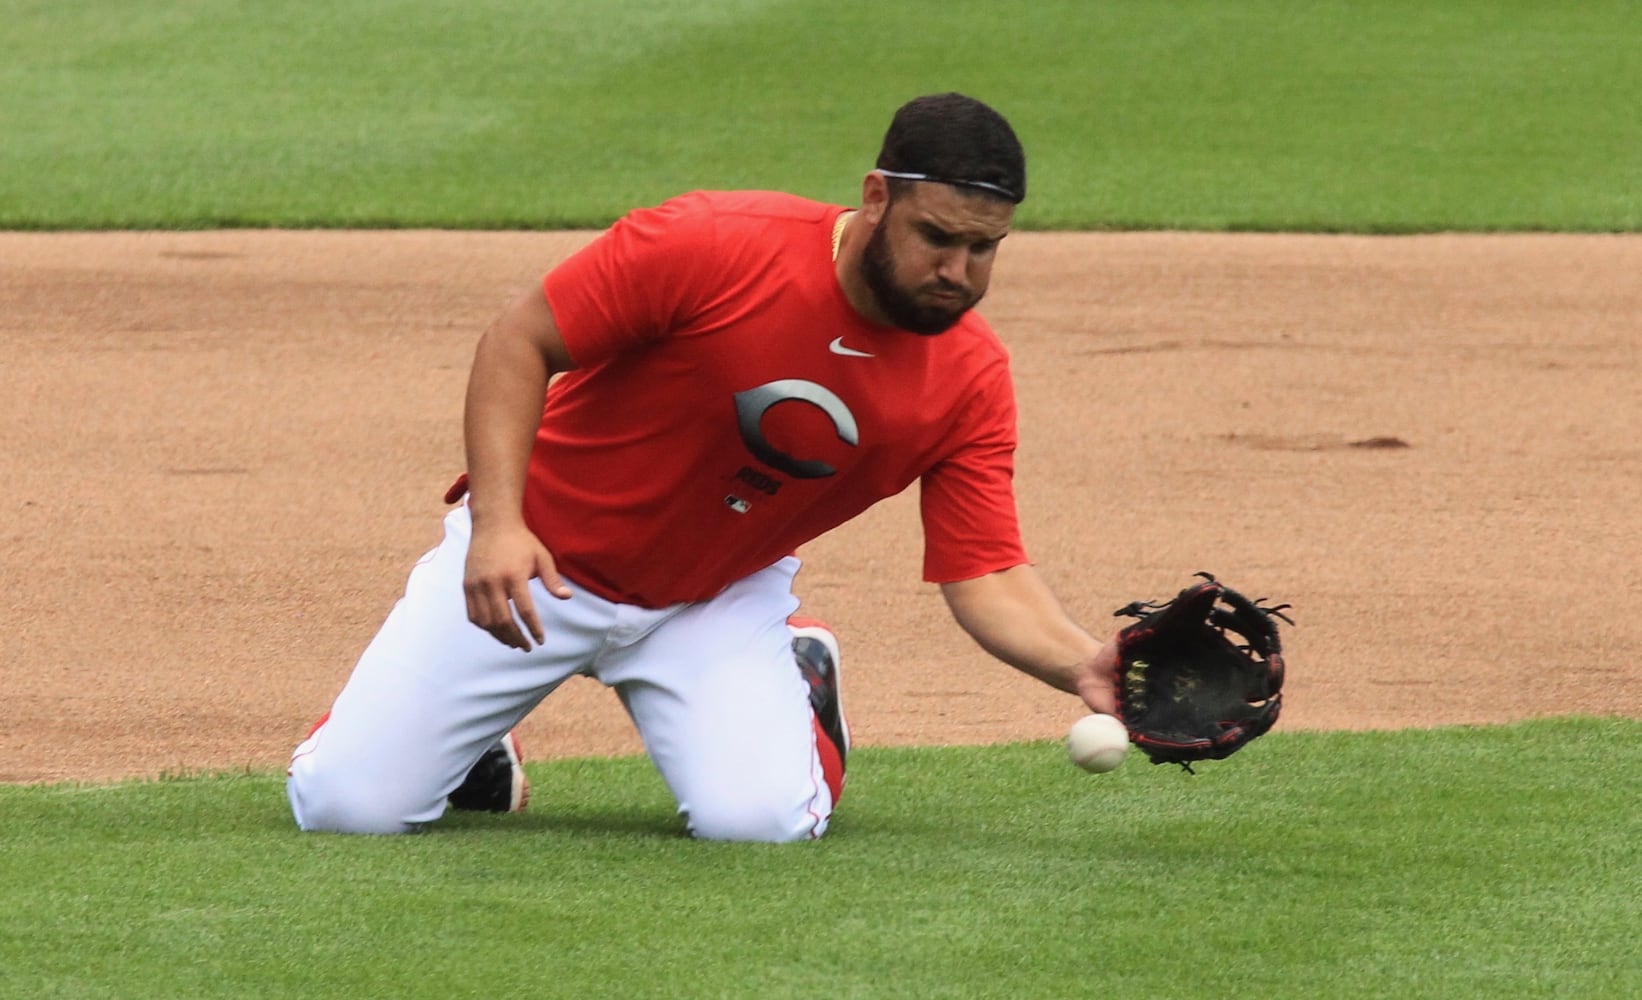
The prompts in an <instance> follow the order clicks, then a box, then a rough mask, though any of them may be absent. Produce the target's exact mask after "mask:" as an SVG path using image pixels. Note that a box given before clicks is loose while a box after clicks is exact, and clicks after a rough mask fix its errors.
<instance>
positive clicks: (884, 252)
mask: <svg viewBox="0 0 1642 1000" xmlns="http://www.w3.org/2000/svg"><path fill="white" fill-rule="evenodd" d="M887 230H888V227H887V226H885V225H884V224H883V223H882V222H880V223H879V224H878V228H877V229H875V230H873V232H872V236H871V237H869V238H868V240H867V245H866V248H865V249H864V250H863V251H862V252H861V278H862V280H864V281H865V282H866V283H867V288H868V289H869V290H871V292H872V297H873V299H874V300H875V301H876V302H877V303H878V308H879V309H881V310H883V313H884V315H885V316H886V317H888V318H889V321H890V322H891V323H894V324H895V325H896V326H898V327H900V328H901V329H903V330H910V331H911V332H913V333H916V334H918V335H919V336H923V337H933V336H934V335H936V334H938V333H945V332H946V331H947V330H950V329H952V327H953V325H954V324H956V323H957V322H958V320H960V319H963V315H964V313H966V312H968V311H969V310H970V309H971V308H972V307H973V306H974V305H975V303H976V302H979V301H980V297H979V296H975V295H970V294H969V293H968V292H966V291H965V290H964V289H962V288H960V287H959V286H957V285H952V284H949V283H948V282H945V281H937V282H936V283H933V284H931V285H930V286H929V290H930V291H949V292H958V293H961V294H962V295H963V302H962V303H961V304H960V305H956V306H941V305H926V304H924V303H921V302H919V301H918V299H917V298H916V297H915V295H914V293H912V292H909V291H907V290H906V289H905V288H902V287H901V286H900V285H899V284H897V283H896V281H895V256H894V254H892V253H890V249H889V239H888V238H887Z"/></svg>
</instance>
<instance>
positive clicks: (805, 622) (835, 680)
mask: <svg viewBox="0 0 1642 1000" xmlns="http://www.w3.org/2000/svg"><path fill="white" fill-rule="evenodd" d="M787 630H788V631H789V632H791V633H792V635H793V638H794V639H798V638H801V637H803V636H808V637H810V638H811V639H815V640H818V641H819V642H820V643H821V644H822V645H823V646H826V647H827V652H829V653H831V654H832V691H833V696H834V697H836V698H837V699H838V728H839V729H840V730H842V733H841V734H840V735H842V736H843V737H844V745H843V746H841V747H839V749H840V750H842V751H843V752H844V754H845V755H846V756H847V755H848V754H849V750H850V722H849V713H848V712H846V711H844V670H843V665H844V655H843V653H842V652H841V651H840V650H839V648H838V637H837V636H836V635H833V634H832V629H830V628H827V626H825V625H823V624H821V622H819V621H817V620H816V619H814V618H803V617H799V616H796V615H795V616H794V617H792V618H788V619H787Z"/></svg>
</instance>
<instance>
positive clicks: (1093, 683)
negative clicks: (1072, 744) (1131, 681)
mask: <svg viewBox="0 0 1642 1000" xmlns="http://www.w3.org/2000/svg"><path fill="white" fill-rule="evenodd" d="M1121 663H1122V656H1121V655H1120V654H1119V653H1118V647H1117V644H1116V643H1114V642H1108V643H1106V644H1105V645H1103V646H1101V647H1100V651H1099V652H1098V653H1096V654H1095V658H1094V659H1093V660H1090V661H1089V663H1087V664H1086V665H1085V666H1084V667H1083V669H1082V670H1081V671H1079V673H1078V678H1077V681H1076V684H1077V693H1078V697H1080V698H1082V699H1083V703H1084V704H1085V705H1088V706H1089V711H1091V712H1096V713H1099V714H1101V715H1112V716H1116V717H1118V718H1120V719H1121V718H1122V717H1123V716H1122V713H1121V711H1120V710H1119V708H1118V696H1117V675H1118V666H1119V665H1120V664H1121Z"/></svg>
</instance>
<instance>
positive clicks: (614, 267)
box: [542, 195, 714, 368]
mask: <svg viewBox="0 0 1642 1000" xmlns="http://www.w3.org/2000/svg"><path fill="white" fill-rule="evenodd" d="M713 233H714V225H713V214H712V211H711V209H710V207H708V206H707V204H706V203H705V201H704V200H703V199H701V198H697V197H693V196H690V195H685V196H681V197H678V198H674V199H671V200H669V201H666V202H663V203H662V204H661V205H658V206H656V207H654V208H645V209H637V210H635V211H633V212H630V213H628V214H627V215H626V216H623V217H622V218H621V219H620V220H619V221H617V222H616V224H615V225H613V226H611V227H610V228H609V229H607V230H605V231H604V232H603V233H601V234H600V235H599V236H598V237H596V238H595V239H594V240H593V241H592V242H591V243H589V244H587V245H586V246H584V247H582V248H581V249H580V250H578V251H576V252H575V253H574V254H572V255H571V256H570V257H569V258H567V259H566V260H565V261H564V262H563V263H561V264H559V266H557V267H555V268H554V269H553V270H551V271H549V272H548V273H547V275H546V276H545V277H544V278H543V279H542V293H543V294H544V295H546V296H547V301H548V305H549V306H550V307H551V308H552V310H553V319H554V322H555V323H556V324H557V325H558V327H559V332H560V334H561V335H563V337H564V342H565V347H566V348H567V349H568V350H569V351H570V356H571V357H572V358H573V359H575V361H576V364H577V365H578V366H580V367H583V368H589V367H593V366H596V365H598V364H601V363H603V362H605V361H608V360H610V359H611V358H613V357H616V356H617V355H619V354H622V353H623V352H626V351H630V350H633V349H635V348H637V347H640V346H642V345H644V344H645V343H647V342H649V341H653V340H655V339H657V338H659V337H661V336H663V335H665V334H666V333H668V332H669V331H671V330H674V329H677V328H678V327H679V326H681V325H682V324H683V322H684V321H685V320H686V319H687V318H688V317H690V316H691V315H693V314H694V313H695V312H696V311H697V310H698V309H699V308H700V307H701V302H702V300H703V296H705V295H706V294H707V293H708V291H709V289H710V285H709V282H708V280H707V278H708V275H707V273H706V270H705V268H704V264H705V263H706V262H708V261H710V260H712V259H713V257H714V255H713V253H711V252H710V248H711V246H712V243H713Z"/></svg>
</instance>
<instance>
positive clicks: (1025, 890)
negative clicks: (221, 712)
mask: <svg viewBox="0 0 1642 1000" xmlns="http://www.w3.org/2000/svg"><path fill="white" fill-rule="evenodd" d="M1639 769H1642V723H1638V722H1635V721H1617V720H1597V719H1562V720H1548V721H1543V722H1537V723H1529V724H1522V725H1516V726H1499V727H1476V728H1469V727H1467V728H1454V729H1444V730H1435V731H1423V732H1407V733H1399V734H1387V733H1359V734H1320V733H1282V732H1279V733H1273V734H1271V735H1270V736H1268V737H1267V738H1265V739H1264V740H1262V741H1261V742H1260V743H1257V744H1255V745H1254V746H1252V747H1250V748H1249V749H1248V750H1246V751H1244V752H1243V753H1242V754H1240V755H1239V756H1238V757H1237V758H1235V759H1234V760H1232V761H1224V762H1219V763H1211V764H1207V765H1204V766H1203V767H1202V768H1201V769H1200V773H1199V774H1198V775H1197V776H1195V777H1193V776H1190V775H1187V774H1185V773H1184V772H1182V771H1180V770H1178V769H1176V768H1172V767H1153V766H1151V765H1148V764H1146V763H1145V762H1144V760H1143V759H1140V758H1136V759H1133V760H1131V761H1130V762H1129V763H1127V764H1125V765H1124V766H1123V767H1122V768H1120V769H1119V770H1118V771H1116V772H1113V773H1112V774H1109V775H1103V776H1090V775H1084V774H1081V773H1080V772H1077V771H1076V770H1075V769H1073V768H1071V767H1070V766H1069V765H1068V764H1067V763H1066V762H1065V759H1064V755H1063V753H1062V751H1061V750H1060V748H1059V747H1058V746H1054V745H1051V744H1043V743H1026V744H1016V745H1011V746H1004V747H997V748H992V749H974V748H949V749H927V750H910V749H908V750H890V749H880V750H863V751H862V752H861V753H860V754H859V756H858V760H857V761H856V764H855V767H854V768H853V774H854V775H855V777H854V778H853V779H852V780H853V783H852V785H851V787H850V788H849V790H848V792H847V797H846V800H845V808H844V809H843V810H842V811H841V812H840V813H839V816H838V818H837V820H836V822H835V824H834V827H833V830H832V832H831V833H829V834H828V836H827V837H826V838H824V839H823V840H821V841H819V842H817V843H813V844H806V845H798V846H786V847H772V846H747V845H722V844H701V843H695V842H693V841H690V840H688V839H686V838H684V837H683V836H682V833H681V828H680V826H679V824H678V823H677V822H676V821H675V820H674V819H673V818H672V816H671V811H672V803H671V800H670V799H669V797H668V795H667V793H666V790H665V788H664V787H663V786H662V785H661V782H660V779H659V778H657V777H656V775H655V773H654V772H653V771H652V770H651V769H650V766H649V764H648V763H647V762H645V761H643V760H641V759H619V760H570V761H560V762H554V763H550V764H544V765H533V766H532V767H531V777H532V780H533V783H534V785H535V787H536V790H537V802H536V804H535V805H534V806H533V811H532V812H531V813H527V814H525V815H523V816H518V817H491V816H472V815H463V816H455V817H451V818H449V819H448V820H447V821H446V822H445V823H444V824H442V826H441V828H440V829H439V830H438V831H437V832H435V833H431V834H429V835H427V836H421V837H409V838H386V839H383V838H347V837H335V836H315V835H301V834H298V833H297V832H296V831H295V830H294V829H293V827H292V826H291V823H290V819H289V816H288V814H287V813H286V811H285V809H284V806H283V801H282V794H281V788H280V781H279V779H278V778H277V777H275V776H272V775H266V774H258V775H243V776H217V777H208V778H207V777H202V778H191V779H186V780H168V781H161V782H155V783H138V784H121V785H114V786H56V787H9V788H0V815H3V816H4V817H5V827H4V828H5V833H4V836H5V847H6V849H5V851H4V853H3V854H0V996H8V997H12V996H15V997H75V998H89V997H111V998H112V997H118V998H122V1000H125V998H139V997H156V998H157V997H167V998H171V997H192V996H244V997H291V996H371V997H404V998H413V997H453V996H544V997H606V996H609V997H615V996H621V997H725V998H730V997H746V998H771V997H822V996H826V997H884V998H900V997H998V998H1005V997H1008V998H1017V997H1083V996H1113V997H1165V996H1224V995H1246V996H1258V997H1294V998H1308V1000H1321V998H1335V997H1338V998H1367V997H1397V998H1432V1000H1437V998H1441V1000H1462V998H1473V997H1475V998H1488V1000H1497V998H1500V997H1511V998H1513V1000H1518V998H1533V997H1546V998H1551V997H1556V998H1567V997H1589V998H1619V997H1626V996H1635V995H1636V992H1635V989H1636V985H1637V984H1638V983H1642V958H1639V957H1638V953H1637V950H1636V948H1635V946H1634V945H1635V933H1636V928H1637V927H1638V926H1639V922H1642V893H1639V891H1638V890H1639V888H1642V884H1639V878H1642V868H1639V866H1638V854H1637V847H1636V845H1637V843H1638V842H1639V839H1642V816H1639V814H1638V812H1637V809H1636V797H1635V790H1636V784H1635V775H1636V773H1637V772H1638V770H1639Z"/></svg>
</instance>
